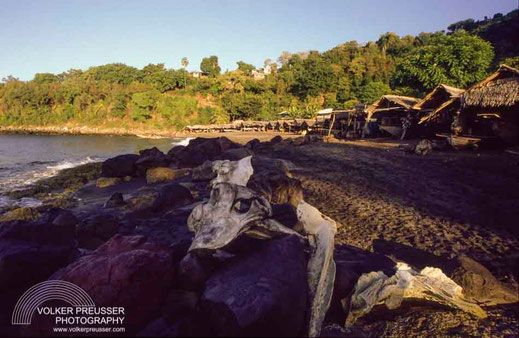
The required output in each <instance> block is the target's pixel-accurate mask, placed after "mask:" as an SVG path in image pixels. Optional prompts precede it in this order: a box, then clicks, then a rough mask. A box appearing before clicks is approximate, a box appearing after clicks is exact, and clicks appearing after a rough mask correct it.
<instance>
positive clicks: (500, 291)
mask: <svg viewBox="0 0 519 338" xmlns="http://www.w3.org/2000/svg"><path fill="white" fill-rule="evenodd" d="M456 261H457V263H458V266H457V268H456V269H455V270H454V273H453V274H452V276H451V278H452V280H454V281H455V282H456V283H457V284H459V285H460V286H461V287H462V288H463V295H464V296H465V297H467V298H469V299H472V300H474V301H476V302H478V303H483V304H486V305H495V304H508V303H515V302H517V301H518V295H517V290H513V289H512V288H511V287H508V286H506V285H504V284H503V283H501V282H500V281H499V280H498V279H497V278H496V277H494V275H492V273H491V272H490V271H488V269H487V268H485V267H484V266H483V265H481V264H479V263H478V262H476V261H475V260H473V259H471V258H470V257H468V256H466V255H461V256H459V257H458V258H457V259H456Z"/></svg>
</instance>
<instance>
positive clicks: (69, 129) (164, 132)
mask: <svg viewBox="0 0 519 338" xmlns="http://www.w3.org/2000/svg"><path fill="white" fill-rule="evenodd" d="M5 134H19V135H33V134H34V135H106V136H136V137H141V138H190V137H220V136H225V137H227V138H229V139H231V140H233V141H235V142H247V141H249V140H252V139H255V138H257V139H259V140H260V141H268V140H270V139H272V138H273V137H274V136H277V135H281V136H282V137H283V138H293V137H298V136H300V135H299V134H293V133H282V132H273V131H266V132H259V131H245V132H242V131H236V132H223V133H188V132H183V131H176V130H171V129H148V128H146V129H139V128H99V127H89V126H0V135H5Z"/></svg>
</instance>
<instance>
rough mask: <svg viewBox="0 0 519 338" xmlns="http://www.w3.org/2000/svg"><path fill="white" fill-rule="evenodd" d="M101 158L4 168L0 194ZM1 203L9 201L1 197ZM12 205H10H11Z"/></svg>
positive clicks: (34, 162)
mask: <svg viewBox="0 0 519 338" xmlns="http://www.w3.org/2000/svg"><path fill="white" fill-rule="evenodd" d="M101 160H102V159H101V158H97V157H86V158H83V159H79V160H64V161H60V162H40V161H33V162H29V163H26V164H24V165H15V166H12V167H4V168H2V169H1V170H0V194H1V193H5V192H7V191H13V190H16V189H20V188H23V187H24V186H28V185H31V184H33V183H35V182H37V181H38V180H41V179H43V178H47V177H51V176H54V175H56V174H57V173H59V172H60V171H61V170H63V169H69V168H74V167H77V166H79V165H82V164H87V163H92V162H98V161H101ZM2 198H3V202H1V201H0V203H8V202H9V201H8V200H6V199H5V197H4V196H2ZM11 204H12V203H11Z"/></svg>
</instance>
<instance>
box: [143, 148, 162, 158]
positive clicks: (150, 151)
mask: <svg viewBox="0 0 519 338" xmlns="http://www.w3.org/2000/svg"><path fill="white" fill-rule="evenodd" d="M139 155H141V157H148V156H151V157H163V156H164V155H165V154H164V153H163V152H162V151H160V150H159V149H158V148H157V147H153V148H150V149H144V150H141V151H139Z"/></svg>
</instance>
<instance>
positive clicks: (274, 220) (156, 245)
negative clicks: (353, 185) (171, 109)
mask: <svg viewBox="0 0 519 338" xmlns="http://www.w3.org/2000/svg"><path fill="white" fill-rule="evenodd" d="M343 146H344V145H337V144H336V145H333V144H324V143H323V142H322V139H320V138H319V137H316V136H305V137H296V138H293V139H285V140H283V139H282V138H281V137H280V136H276V137H274V138H273V139H272V140H270V141H260V140H257V139H255V140H251V141H249V142H247V144H245V145H243V144H238V143H235V142H233V141H231V140H229V139H227V138H225V137H220V138H212V139H208V138H198V139H194V140H191V142H190V143H189V145H188V146H176V147H173V148H172V149H171V150H170V151H169V152H168V153H163V152H161V151H159V150H158V149H156V148H152V149H147V150H144V151H141V152H140V154H139V155H137V154H126V155H120V156H117V157H114V158H111V159H109V160H106V161H105V162H103V163H90V164H87V165H83V166H80V167H77V168H72V169H66V170H63V171H62V172H61V173H60V174H59V175H58V176H56V177H53V178H50V179H46V180H44V181H41V182H38V183H37V184H36V185H34V186H32V187H29V188H28V189H25V190H23V191H17V192H12V193H11V196H12V197H14V198H20V197H27V196H31V197H37V198H40V199H41V200H42V205H41V206H38V207H35V208H18V209H14V210H10V211H9V212H7V213H4V214H3V215H0V261H1V262H2V263H3V264H0V276H2V279H1V280H0V300H1V302H2V304H1V306H0V309H2V313H0V332H1V333H3V334H6V335H9V336H22V335H46V334H48V332H49V331H48V330H49V325H51V323H49V322H48V319H46V318H44V317H41V318H40V317H38V318H36V319H35V321H36V324H33V325H31V326H30V327H25V328H23V329H19V328H17V327H13V326H10V325H9V324H8V322H9V319H10V315H11V313H10V312H11V311H12V308H13V306H14V303H15V302H16V300H17V298H18V297H19V296H20V295H21V294H22V293H23V292H24V291H25V290H26V289H28V288H29V287H31V286H32V285H34V284H36V283H39V282H42V281H45V280H65V281H69V282H72V283H74V284H76V285H78V286H80V287H82V288H83V289H84V290H88V292H89V293H90V295H91V297H92V299H93V300H94V301H95V303H96V305H98V306H101V305H102V306H124V307H125V308H126V309H127V310H128V313H127V317H126V329H127V331H126V333H127V335H141V336H145V335H151V336H186V335H187V336H200V335H211V336H213V335H218V336H222V335H231V336H235V335H242V336H243V335H256V336H258V335H259V336H272V335H281V336H307V335H309V333H308V332H309V331H308V330H309V327H310V328H311V327H312V325H313V324H312V323H315V321H312V318H315V316H313V315H311V314H312V313H314V312H312V311H311V310H309V308H312V307H313V306H312V304H315V301H314V300H315V299H317V298H316V297H315V293H316V292H315V290H314V291H312V292H309V290H308V288H310V290H312V285H311V282H307V275H308V273H309V271H307V269H310V266H311V264H310V265H308V268H307V264H308V261H309V259H310V260H311V258H312V257H315V248H314V249H311V248H312V246H310V247H308V246H307V245H308V244H304V242H301V240H300V237H301V236H300V235H298V234H299V233H301V231H302V230H301V229H299V227H300V226H301V222H302V220H301V215H300V212H299V208H300V206H301V203H302V201H303V198H305V199H307V200H308V201H310V202H311V203H312V204H314V205H315V206H317V207H318V208H319V210H320V211H321V212H324V213H325V214H327V215H328V216H331V217H332V218H334V219H335V220H336V221H338V223H337V226H338V233H337V235H336V239H335V250H334V251H335V253H334V254H333V262H334V266H336V272H335V270H334V279H335V281H334V282H333V280H332V282H333V285H331V286H330V285H329V286H326V287H324V286H323V287H324V289H320V287H318V290H330V291H332V290H333V294H330V297H331V298H330V300H329V309H328V306H324V307H322V309H324V310H323V311H322V316H323V319H324V323H323V325H322V327H321V325H320V324H319V325H318V326H319V330H318V331H321V335H322V336H329V335H334V336H383V335H387V336H406V335H408V334H409V332H410V331H412V332H413V333H415V334H424V333H425V330H431V331H432V332H434V333H436V334H449V333H452V332H457V333H458V334H483V335H490V336H500V335H514V334H517V333H518V332H519V328H518V321H517V318H515V320H514V316H515V315H516V314H517V311H516V304H513V303H516V302H517V284H516V283H515V280H514V278H515V277H514V276H513V274H512V275H510V274H508V273H507V272H503V271H506V270H503V269H501V270H495V269H491V270H492V271H490V270H488V269H487V268H486V267H485V266H483V265H482V264H480V263H478V262H477V261H476V260H474V259H473V258H474V257H469V256H466V255H464V254H463V251H460V252H457V253H453V254H452V255H450V256H447V255H443V254H435V253H432V252H425V251H423V250H420V246H419V245H418V246H415V247H413V246H410V245H403V244H397V243H392V244H391V243H389V242H387V241H386V242H385V244H386V245H382V242H377V243H378V244H377V245H374V247H373V248H372V249H369V248H367V247H364V246H363V245H362V244H360V245H351V244H352V243H355V240H357V239H359V238H361V237H359V235H362V232H360V231H352V230H351V226H352V224H353V222H354V220H353V219H352V218H351V215H350V217H349V219H348V214H347V213H343V215H344V217H346V219H345V218H344V217H341V216H339V214H337V213H336V211H337V210H336V209H335V210H329V207H330V205H333V204H334V203H336V201H335V199H334V196H335V195H336V194H337V192H336V191H334V188H332V187H328V185H329V184H333V181H332V180H331V179H330V177H328V178H327V177H325V176H323V175H325V174H326V169H325V168H324V167H328V168H329V170H337V172H339V171H341V169H339V168H335V166H340V167H342V166H343V165H344V164H342V163H339V162H337V159H335V158H333V157H329V158H328V162H326V161H324V162H322V161H320V162H319V163H317V162H315V163H311V164H310V165H307V163H305V161H307V160H309V158H308V154H310V153H312V154H314V161H315V159H316V158H318V157H319V156H317V154H319V153H320V154H321V155H320V156H325V153H324V150H326V151H330V152H331V153H333V151H334V149H336V148H335V147H343ZM380 151H381V153H380V154H382V152H387V151H389V150H387V149H381V150H380ZM392 151H394V152H398V154H400V153H401V152H399V150H397V149H393V150H392ZM380 154H379V155H378V156H379V157H380ZM350 156H351V154H350ZM395 156H396V155H395ZM398 156H400V155H398ZM402 156H408V155H404V154H403V153H402ZM409 156H415V157H413V158H412V159H413V161H414V159H415V158H416V159H418V158H419V157H418V156H416V155H409ZM346 158H347V157H346ZM245 159H249V161H250V166H251V172H250V179H249V177H247V178H246V180H245V181H244V182H245V184H244V186H243V188H240V187H239V186H236V185H235V183H236V182H235V178H229V175H232V174H233V172H234V170H242V169H239V168H240V166H241V164H240V163H242V161H243V160H245ZM350 165H351V164H350ZM322 166H324V167H322ZM312 167H316V168H320V169H319V171H320V172H319V175H321V176H319V175H317V176H314V175H315V173H314V172H313V169H312ZM321 167H322V168H321ZM247 170H248V169H247ZM342 171H344V173H348V174H349V175H352V173H354V172H356V169H355V168H348V170H345V169H342ZM220 175H223V176H222V177H227V178H221V179H220V181H218V179H219V177H220ZM240 175H241V174H240ZM240 175H238V176H239V177H241V176H240ZM352 177H353V176H350V179H351V178H352ZM215 180H216V181H215ZM222 180H223V181H222ZM240 180H241V178H240ZM341 181H342V183H346V182H347V181H348V180H347V179H346V180H345V178H344V177H341ZM215 187H219V188H218V189H216V188H215ZM319 187H321V188H323V189H325V190H323V191H321V192H323V193H324V194H325V196H320V195H319V194H320V191H319V189H321V188H319ZM335 187H336V188H337V187H339V188H340V184H339V183H335ZM341 193H342V192H341ZM226 196H228V198H229V199H230V200H229V201H228V202H225V203H228V204H229V205H228V207H227V206H222V208H216V209H215V207H211V206H217V205H223V204H225V203H224V201H226V200H225V199H226V198H227V197H226ZM343 202H345V203H351V201H347V199H346V198H345V199H344V200H343ZM364 203H366V201H365V202H364ZM204 205H205V206H207V208H209V209H210V210H211V211H210V212H209V211H202V210H206V209H203V208H202V206H204ZM201 208H202V209H201ZM209 209H207V210H209ZM194 210H199V211H194ZM215 213H216V214H218V213H223V214H222V215H223V216H219V218H214V217H212V216H211V217H209V216H210V215H212V214H215ZM252 214H254V215H252ZM204 215H205V216H204ZM218 215H219V214H218ZM244 215H247V216H244ZM260 215H261V216H260ZM208 217H209V218H208ZM323 217H324V216H323ZM196 219H199V221H196ZM224 219H225V220H227V222H230V223H228V224H226V225H225V227H224V228H225V229H230V228H233V227H238V228H237V229H240V230H239V231H238V230H237V231H238V233H239V234H242V232H241V231H244V232H243V234H242V235H238V233H236V234H234V235H232V236H231V235H229V234H227V233H226V234H224V235H223V236H224V237H225V236H231V237H225V238H227V239H233V240H232V241H231V242H230V244H229V245H227V244H226V245H224V246H221V247H220V246H219V245H217V244H216V242H214V241H215V240H216V239H215V238H219V236H220V235H219V233H218V231H220V230H218V229H220V228H211V226H212V225H214V224H219V222H221V221H222V220H224ZM323 219H328V218H323ZM233 220H235V221H233ZM233 222H234V223H233ZM321 222H322V221H321ZM334 223H335V222H334ZM196 224H199V225H196ZM273 224H274V225H276V228H275V230H274V228H273ZM368 226H369V225H368V224H365V225H364V227H368ZM199 227H202V230H200V228H199ZM204 227H209V228H207V229H205V228H204ZM258 227H259V228H258ZM280 227H281V228H280ZM204 229H205V230H204ZM254 229H256V230H254ZM262 229H263V230H262ZM265 229H269V230H268V231H265ZM280 229H284V230H283V231H284V235H279V234H277V235H276V233H279V231H280ZM252 230H254V231H252ZM258 230H261V231H260V232H258ZM251 231H252V232H251ZM364 231H368V229H365V230H364ZM201 232H204V233H210V234H211V236H210V237H204V236H203V235H202V234H201ZM247 232H250V233H251V234H252V233H254V236H251V235H247V236H246V235H245V233H247ZM306 233H308V230H306ZM266 234H267V237H268V238H270V239H269V240H265V235H266ZM258 235H260V238H263V239H262V240H260V239H258V237H257V236H258ZM312 236H314V237H315V238H319V236H320V235H316V234H315V233H314V234H312ZM316 236H317V237H316ZM348 237H349V238H350V239H349V240H350V242H348ZM314 240H315V239H314ZM496 241H497V239H496ZM213 242H214V243H213ZM194 243H198V244H197V245H195V244H194ZM208 243H212V244H211V245H209V244H208ZM497 243H499V244H500V245H505V244H504V243H505V242H503V244H501V242H497ZM202 244H203V246H204V247H207V246H209V247H211V248H218V249H216V250H215V251H214V252H211V253H209V252H208V251H207V250H202V251H192V248H193V247H194V246H197V247H199V246H200V245H202ZM506 245H508V246H509V247H511V248H513V249H512V250H513V251H512V253H513V252H515V253H516V254H517V246H515V247H514V245H515V243H508V244H506ZM514 250H515V251H514ZM317 251H319V250H317ZM332 251H333V250H332ZM467 252H470V251H467ZM477 258H478V260H479V256H478V257H477ZM402 261H404V262H406V263H408V264H410V265H411V266H412V267H413V269H415V270H416V271H420V270H422V269H423V268H424V267H427V266H434V267H437V268H441V270H442V271H443V273H445V274H446V278H450V279H452V281H454V282H456V283H458V284H459V285H460V286H462V287H463V293H462V294H461V293H460V297H465V298H466V299H467V300H468V301H470V302H473V304H478V305H477V306H482V307H483V309H484V311H485V313H486V314H485V316H487V318H486V319H484V320H482V319H478V318H477V316H474V315H473V314H470V313H467V312H464V311H460V310H459V308H458V310H453V308H452V304H450V305H449V303H447V306H444V307H438V306H432V307H431V303H430V301H429V302H424V301H423V300H416V299H414V300H411V301H408V300H405V299H404V301H403V303H402V306H400V307H399V310H398V311H394V310H389V309H388V307H389V308H393V307H392V306H393V305H392V306H389V305H387V304H388V302H387V301H385V302H386V305H384V301H382V304H378V305H376V306H374V307H373V309H371V308H370V309H365V308H364V307H363V306H364V305H362V304H361V305H358V304H357V303H356V301H355V299H356V298H355V297H356V295H357V296H358V294H359V292H360V289H359V288H360V286H359V284H358V283H359V280H360V278H361V277H362V276H364V277H363V278H367V277H366V276H368V275H367V274H370V273H372V272H376V271H380V273H381V274H383V275H384V276H386V278H387V276H392V275H393V274H394V273H395V266H396V265H395V264H396V262H402ZM21 267H23V269H24V271H26V272H25V273H21V270H20V268H21ZM487 267H488V268H492V267H490V266H487ZM323 271H324V270H323ZM413 271H414V270H413ZM499 272H501V273H499ZM495 273H498V275H497V277H498V278H496V277H494V274H495ZM377 276H381V275H377ZM395 276H396V275H395ZM416 276H421V275H420V274H418V272H417V274H416ZM504 277H509V278H511V279H506V278H504ZM377 278H378V277H377ZM391 278H392V277H391ZM416 278H418V277H416ZM258 281H261V282H258ZM377 283H378V282H377ZM325 284H326V283H325ZM107 285H108V287H107ZM514 288H515V290H514ZM266 290H268V292H267V291H266ZM460 292H461V291H460ZM317 293H318V292H317ZM323 297H324V298H323V299H325V300H326V299H327V298H326V295H324V296H323ZM401 301H402V299H401ZM324 303H327V301H324ZM511 303H512V305H506V304H511ZM249 304H253V307H250V305H249ZM356 304H357V305H356ZM499 304H504V305H499ZM449 307H450V308H449ZM514 309H515V310H514ZM366 311H367V312H370V313H369V314H368V315H365V313H367V312H366ZM315 313H319V312H315ZM353 313H356V314H362V315H359V318H360V317H362V318H360V319H357V320H355V321H352V319H351V318H352V314H353ZM348 316H349V317H348ZM347 317H348V318H350V320H349V321H347V320H346V318H347ZM355 318H357V317H355ZM424 320H425V321H424ZM417 322H419V323H421V324H419V325H414V324H412V323H415V324H416V323H417ZM345 323H350V324H349V325H346V326H345ZM434 323H436V324H434ZM409 325H411V327H409ZM453 330H454V331H453ZM318 331H317V332H318ZM310 332H312V330H311V329H310ZM310 335H313V334H312V333H310Z"/></svg>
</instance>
